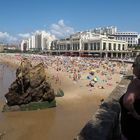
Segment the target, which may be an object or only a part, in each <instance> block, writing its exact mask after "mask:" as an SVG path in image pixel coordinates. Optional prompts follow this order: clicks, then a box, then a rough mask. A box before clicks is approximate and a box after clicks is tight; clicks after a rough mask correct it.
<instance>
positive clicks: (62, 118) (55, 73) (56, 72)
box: [0, 54, 131, 140]
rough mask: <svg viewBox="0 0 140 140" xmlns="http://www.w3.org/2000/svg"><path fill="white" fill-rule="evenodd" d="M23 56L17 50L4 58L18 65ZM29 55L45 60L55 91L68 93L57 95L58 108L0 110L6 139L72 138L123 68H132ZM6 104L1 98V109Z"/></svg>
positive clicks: (33, 59)
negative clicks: (23, 110) (20, 110)
mask: <svg viewBox="0 0 140 140" xmlns="http://www.w3.org/2000/svg"><path fill="white" fill-rule="evenodd" d="M21 57H22V56H20V55H17V54H16V55H15V54H13V55H12V56H11V55H6V56H5V55H1V56H0V61H1V62H3V63H7V64H8V65H11V66H14V67H15V68H16V67H17V66H18V65H19V64H20V59H21ZM26 57H27V58H28V59H29V60H31V62H32V64H33V65H36V64H38V63H39V62H43V63H44V64H45V67H46V77H47V80H48V82H50V83H51V85H52V87H53V88H54V89H55V92H57V90H58V89H59V88H61V89H62V90H63V91H64V94H65V95H64V96H63V97H57V98H56V102H57V107H55V108H49V109H44V110H36V111H25V112H6V113H2V112H0V124H1V125H0V133H1V134H2V133H3V138H4V140H38V139H40V140H72V139H73V138H74V137H75V136H76V135H77V134H78V133H79V132H80V130H81V129H82V127H83V126H84V125H85V124H86V122H87V121H88V120H90V119H91V117H92V116H93V114H94V113H95V112H96V110H97V109H98V108H99V105H100V103H101V102H100V100H101V99H106V98H107V97H108V96H109V95H110V93H111V92H112V90H113V89H114V88H115V87H116V85H117V84H118V83H119V82H120V80H121V78H122V76H121V75H120V71H121V70H122V68H124V67H125V69H126V70H128V69H130V67H131V66H130V64H125V66H124V65H123V64H122V63H120V62H110V61H107V60H105V61H102V60H94V59H85V58H66V57H52V56H48V57H47V56H46V57H41V56H36V55H30V56H28V55H27V56H26ZM11 60H12V61H11ZM91 72H92V74H91ZM91 81H94V83H93V85H94V86H91ZM7 88H8V87H7ZM3 95H4V93H3ZM3 104H4V101H1V103H0V109H1V110H2V107H3Z"/></svg>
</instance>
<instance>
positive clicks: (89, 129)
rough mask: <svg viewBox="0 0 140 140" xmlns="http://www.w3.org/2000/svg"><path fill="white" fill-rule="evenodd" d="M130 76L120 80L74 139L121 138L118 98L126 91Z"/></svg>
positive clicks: (110, 139)
mask: <svg viewBox="0 0 140 140" xmlns="http://www.w3.org/2000/svg"><path fill="white" fill-rule="evenodd" d="M132 78H133V76H130V77H127V78H123V79H122V80H121V82H120V83H119V84H118V85H117V87H116V88H115V89H114V90H113V92H112V93H111V95H110V96H109V98H107V99H106V100H105V101H104V102H103V103H102V104H101V106H100V108H99V109H98V110H97V112H96V113H95V114H94V115H93V117H92V118H91V120H90V121H88V122H87V123H86V125H85V126H84V127H83V128H82V130H81V131H80V133H79V134H78V136H77V137H76V138H75V139H74V140H120V139H121V129H120V111H121V108H120V104H119V98H120V97H121V96H122V95H123V94H124V93H125V92H126V89H127V86H128V84H129V83H130V81H131V79H132Z"/></svg>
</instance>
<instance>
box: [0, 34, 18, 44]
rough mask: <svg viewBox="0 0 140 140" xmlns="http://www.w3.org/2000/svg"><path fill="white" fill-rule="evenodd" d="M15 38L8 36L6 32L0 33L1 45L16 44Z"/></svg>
mask: <svg viewBox="0 0 140 140" xmlns="http://www.w3.org/2000/svg"><path fill="white" fill-rule="evenodd" d="M16 41H17V38H16V37H14V36H12V35H10V34H9V33H7V32H0V42H3V43H11V42H16Z"/></svg>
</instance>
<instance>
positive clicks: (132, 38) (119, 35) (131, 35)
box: [113, 32, 139, 47]
mask: <svg viewBox="0 0 140 140" xmlns="http://www.w3.org/2000/svg"><path fill="white" fill-rule="evenodd" d="M113 36H114V37H115V39H116V40H124V41H126V42H127V43H128V47H133V46H136V45H138V38H139V34H138V33H137V32H116V33H115V34H114V35H113Z"/></svg>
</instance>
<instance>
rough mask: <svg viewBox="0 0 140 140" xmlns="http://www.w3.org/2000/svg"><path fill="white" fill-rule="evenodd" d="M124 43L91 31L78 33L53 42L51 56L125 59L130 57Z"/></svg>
mask: <svg viewBox="0 0 140 140" xmlns="http://www.w3.org/2000/svg"><path fill="white" fill-rule="evenodd" d="M127 46H128V44H127V42H126V41H122V40H116V39H110V38H109V37H107V36H106V35H101V34H95V33H93V32H91V31H85V32H78V33H76V34H74V35H71V36H70V37H69V38H66V39H61V40H57V41H53V43H52V46H51V52H52V54H63V55H73V56H82V55H92V56H100V57H111V58H113V57H115V58H116V57H120V58H123V57H127V56H129V55H130V53H129V51H128V48H127Z"/></svg>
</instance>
